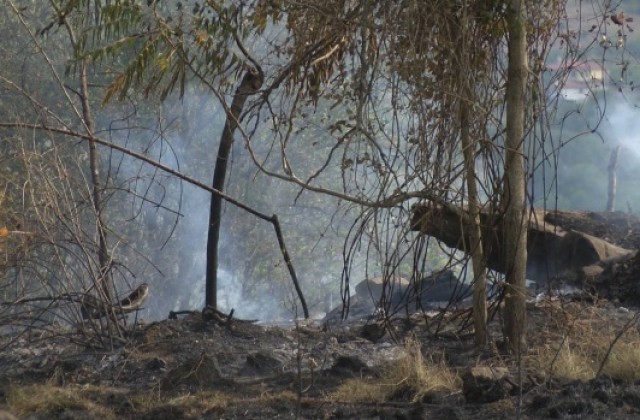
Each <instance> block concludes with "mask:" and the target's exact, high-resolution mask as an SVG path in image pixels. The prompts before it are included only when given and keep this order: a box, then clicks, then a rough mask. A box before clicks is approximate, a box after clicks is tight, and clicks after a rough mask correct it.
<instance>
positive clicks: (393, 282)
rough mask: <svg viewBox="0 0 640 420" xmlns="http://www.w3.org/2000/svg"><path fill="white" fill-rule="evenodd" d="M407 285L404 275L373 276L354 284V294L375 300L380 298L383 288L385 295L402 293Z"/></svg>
mask: <svg viewBox="0 0 640 420" xmlns="http://www.w3.org/2000/svg"><path fill="white" fill-rule="evenodd" d="M408 286H409V280H407V279H405V278H404V277H399V276H393V277H390V278H385V277H374V278H371V279H366V280H363V281H361V282H360V283H358V285H357V286H356V295H357V296H360V297H362V298H369V299H371V300H373V301H375V302H377V301H379V300H380V297H381V296H382V292H383V290H384V292H385V295H386V296H394V295H398V294H400V295H402V294H404V292H405V291H406V290H407V287H408Z"/></svg>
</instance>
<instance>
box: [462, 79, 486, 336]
mask: <svg viewBox="0 0 640 420" xmlns="http://www.w3.org/2000/svg"><path fill="white" fill-rule="evenodd" d="M463 86H464V87H463V97H462V100H461V101H459V107H460V141H461V143H462V153H463V156H464V167H465V174H466V178H467V203H468V208H469V219H470V225H469V230H470V231H469V239H470V244H469V249H470V250H471V260H472V263H473V281H474V283H473V324H474V329H475V342H476V346H478V347H479V348H482V347H485V346H486V345H487V341H488V332H487V301H486V289H487V275H486V271H487V270H486V259H485V253H484V249H483V246H482V231H481V227H480V206H479V203H478V190H477V186H476V171H475V170H476V161H475V142H473V141H472V140H471V136H470V134H469V125H470V123H471V122H470V118H469V107H470V104H472V103H473V101H471V99H470V98H469V96H467V95H465V94H469V93H470V91H471V89H469V88H468V85H467V83H466V82H463Z"/></svg>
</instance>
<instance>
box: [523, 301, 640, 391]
mask: <svg viewBox="0 0 640 420" xmlns="http://www.w3.org/2000/svg"><path fill="white" fill-rule="evenodd" d="M545 309H546V310H548V311H549V314H548V318H549V320H553V321H551V322H550V323H549V325H547V326H546V327H545V328H544V330H543V331H542V332H537V333H536V336H537V337H536V341H537V344H536V345H535V346H533V347H532V348H530V349H529V354H528V355H527V357H526V366H527V367H528V369H529V371H530V372H531V373H534V374H539V373H544V375H545V376H546V377H555V378H561V379H568V380H590V379H593V378H594V377H595V376H596V375H597V373H598V370H599V369H600V366H601V365H602V364H603V362H604V366H603V369H602V374H604V375H607V376H609V377H611V378H614V379H620V380H626V381H636V380H639V379H640V334H639V333H638V329H637V328H636V327H637V326H636V325H635V323H634V322H630V321H634V320H633V319H632V316H633V314H624V313H620V314H617V316H616V317H615V318H614V319H612V318H611V316H607V315H606V313H605V312H603V311H602V310H601V309H599V308H598V307H596V306H594V307H588V308H585V307H584V306H581V305H567V306H564V307H549V308H545ZM609 315H610V314H609ZM614 343H615V344H614ZM612 345H613V347H612ZM609 350H610V351H609Z"/></svg>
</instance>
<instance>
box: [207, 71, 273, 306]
mask: <svg viewBox="0 0 640 420" xmlns="http://www.w3.org/2000/svg"><path fill="white" fill-rule="evenodd" d="M262 82H263V74H262V70H261V69H259V68H250V69H249V70H247V72H246V73H245V75H244V77H243V78H242V81H241V82H240V86H238V88H237V89H236V93H235V95H234V96H233V101H232V103H231V108H229V109H228V110H227V120H226V122H225V125H224V129H223V130H222V137H221V138H220V146H219V148H218V156H217V158H216V167H215V169H214V172H213V183H212V187H213V188H214V189H216V190H218V191H221V192H222V191H224V184H225V179H226V176H227V163H228V161H229V155H230V153H231V146H232V145H233V133H234V131H235V130H236V128H237V127H238V119H239V118H240V113H241V112H242V109H243V108H244V104H245V102H246V101H247V97H249V95H253V94H255V93H256V92H257V91H258V89H260V87H261V86H262ZM222 201H223V199H222V197H221V196H220V195H218V194H213V195H212V196H211V209H210V212H209V235H208V238H207V277H206V292H205V293H206V296H205V306H211V307H214V308H217V303H218V297H217V287H218V241H219V238H220V219H221V216H222Z"/></svg>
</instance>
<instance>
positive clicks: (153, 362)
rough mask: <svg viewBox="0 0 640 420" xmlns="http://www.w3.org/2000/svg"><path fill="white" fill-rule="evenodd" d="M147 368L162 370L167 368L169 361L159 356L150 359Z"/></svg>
mask: <svg viewBox="0 0 640 420" xmlns="http://www.w3.org/2000/svg"><path fill="white" fill-rule="evenodd" d="M146 367H147V369H149V370H160V371H164V370H166V369H167V362H166V361H165V360H164V359H161V358H159V357H154V358H153V359H150V360H149V361H148V362H147V365H146Z"/></svg>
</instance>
